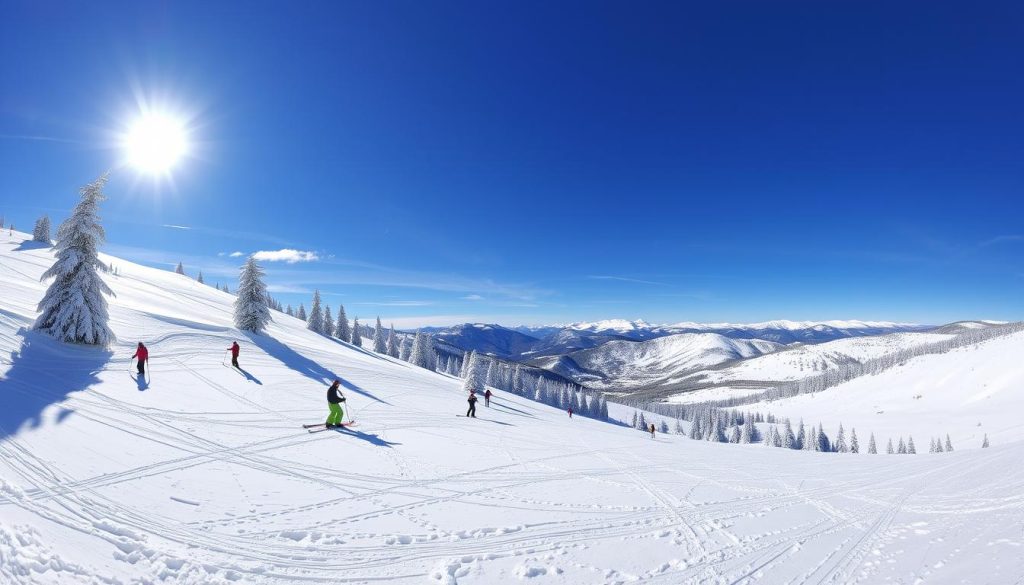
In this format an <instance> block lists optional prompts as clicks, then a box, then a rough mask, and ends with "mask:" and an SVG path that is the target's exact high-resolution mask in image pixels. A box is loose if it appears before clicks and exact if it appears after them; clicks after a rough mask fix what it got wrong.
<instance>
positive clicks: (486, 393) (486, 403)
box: [484, 388, 491, 408]
mask: <svg viewBox="0 0 1024 585" xmlns="http://www.w3.org/2000/svg"><path fill="white" fill-rule="evenodd" d="M484 406H486V407H487V408H490V407H491V389H490V388H488V389H487V390H484Z"/></svg>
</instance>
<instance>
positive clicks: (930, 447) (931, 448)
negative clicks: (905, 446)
mask: <svg viewBox="0 0 1024 585" xmlns="http://www.w3.org/2000/svg"><path fill="white" fill-rule="evenodd" d="M928 452H929V453H934V452H935V437H932V440H931V442H930V443H929V444H928Z"/></svg>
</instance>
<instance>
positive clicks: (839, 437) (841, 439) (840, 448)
mask: <svg viewBox="0 0 1024 585" xmlns="http://www.w3.org/2000/svg"><path fill="white" fill-rule="evenodd" d="M835 450H836V451H837V452H839V453H848V452H849V451H850V449H849V447H847V446H846V431H844V430H843V423H839V432H838V433H836V445H835Z"/></svg>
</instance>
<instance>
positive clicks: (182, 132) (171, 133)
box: [122, 113, 188, 174]
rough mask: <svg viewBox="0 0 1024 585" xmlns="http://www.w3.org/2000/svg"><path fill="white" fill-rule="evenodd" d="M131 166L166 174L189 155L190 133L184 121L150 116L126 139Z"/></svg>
mask: <svg viewBox="0 0 1024 585" xmlns="http://www.w3.org/2000/svg"><path fill="white" fill-rule="evenodd" d="M122 146H123V147H124V150H125V154H126V155H127V158H128V163H129V164H130V165H132V166H133V167H135V168H136V169H138V170H140V171H142V172H145V173H151V174H166V173H168V172H169V171H170V170H171V167H173V166H174V165H175V163H177V162H178V161H179V160H181V158H182V157H183V156H185V155H186V154H188V133H187V131H186V129H185V124H184V123H182V121H181V120H179V119H176V118H174V117H173V116H169V115H167V114H159V113H147V114H144V115H143V116H141V117H140V118H139V119H138V120H136V121H135V123H134V124H132V126H131V127H130V128H129V130H128V132H127V133H126V134H125V135H124V140H123V144H122Z"/></svg>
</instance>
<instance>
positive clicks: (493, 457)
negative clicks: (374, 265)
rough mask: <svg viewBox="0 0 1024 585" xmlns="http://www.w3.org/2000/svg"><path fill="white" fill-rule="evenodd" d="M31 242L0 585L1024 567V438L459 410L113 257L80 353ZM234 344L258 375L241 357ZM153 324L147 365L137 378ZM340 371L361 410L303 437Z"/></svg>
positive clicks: (991, 579) (688, 577)
mask: <svg viewBox="0 0 1024 585" xmlns="http://www.w3.org/2000/svg"><path fill="white" fill-rule="evenodd" d="M25 237H26V236H24V235H23V234H17V233H16V234H15V235H14V236H13V237H9V236H7V234H6V233H4V234H3V235H0V350H2V354H0V355H2V356H3V358H2V359H3V361H2V362H0V401H2V405H3V408H2V409H0V583H5V584H6V583H12V584H18V585H21V584H33V585H34V584H40V583H41V584H50V583H54V584H68V583H75V584H77V583H83V584H96V583H103V584H114V583H146V584H150V583H153V584H155V583H173V584H188V585H198V584H209V583H212V584H227V583H255V584H280V583H370V582H389V583H390V582H393V583H417V584H418V583H427V584H429V583H443V584H457V583H461V584H463V585H466V584H472V583H478V584H487V583H498V582H531V583H560V584H566V583H570V584H575V583H631V582H644V583H665V584H678V583H784V582H785V583H864V584H869V583H885V582H892V583H963V582H970V583H1013V582H1014V581H1015V580H1018V579H1019V577H1020V575H1022V574H1024V560H1022V558H1021V556H1020V555H1019V550H1020V546H1021V545H1022V544H1024V537H1022V536H1021V533H1020V526H1021V524H1022V523H1024V501H1022V500H1021V498H1020V493H1021V490H1022V488H1024V469H1022V468H1021V466H1020V465H1019V464H1018V463H1019V461H1020V458H1021V456H1022V455H1024V446H1022V444H1021V443H1007V444H1000V443H997V444H995V445H994V446H993V447H992V448H990V449H987V450H978V449H974V450H962V451H958V452H954V453H946V454H942V455H936V456H929V455H918V456H884V455H878V456H868V455H859V456H855V455H846V456H843V455H838V454H823V453H805V452H795V451H787V450H783V449H764V448H762V447H759V446H738V445H727V444H718V443H706V442H702V441H691V440H688V439H684V438H682V437H680V436H671V435H670V436H662V435H659V436H658V437H657V438H656V439H653V440H652V439H651V438H650V437H649V436H648V435H645V434H643V433H638V432H636V431H633V430H630V429H627V428H624V427H619V426H616V425H612V424H607V423H602V422H598V421H594V420H589V419H580V418H574V419H571V420H570V419H569V418H568V417H567V416H566V414H565V413H564V412H561V411H558V410H555V409H552V408H549V407H547V406H544V405H541V404H538V403H535V402H532V401H529V400H525V399H523V398H520V397H517V396H514V395H509V394H506V393H504V392H498V393H497V395H496V397H495V404H494V406H492V407H491V408H490V409H485V408H483V407H481V408H480V414H481V418H480V419H478V420H472V419H466V418H460V417H457V416H455V414H457V413H460V412H461V411H462V409H463V408H464V407H465V400H464V395H463V393H462V391H461V389H460V381H459V380H457V379H454V378H451V377H448V376H444V375H440V374H437V373H434V372H428V371H426V370H424V369H421V368H417V367H414V366H411V365H409V364H407V363H405V362H400V361H397V360H394V359H392V358H389V357H385V356H380V355H377V354H374V353H373V352H370V351H367V350H365V349H359V348H354V347H352V346H350V345H348V344H344V343H341V342H338V341H335V340H332V339H328V338H324V337H321V336H318V335H316V334H313V333H311V332H309V331H308V330H306V329H305V326H304V323H302V322H300V321H298V320H297V319H293V318H290V317H287V316H284V315H282V314H275V315H274V322H273V323H272V324H271V326H270V328H269V331H268V335H266V336H247V335H243V334H241V333H239V332H238V331H237V330H235V329H233V327H232V324H231V323H232V320H231V306H232V302H233V297H232V296H231V295H228V294H226V293H223V292H220V291H217V290H214V289H213V288H212V287H207V286H204V285H200V284H198V283H196V282H194V281H192V280H190V279H188V278H186V277H184V276H180V275H175V274H173V273H170V272H163V271H158V270H153V269H149V268H145V267H141V266H137V265H134V264H131V263H129V262H125V261H121V260H116V261H115V263H116V264H117V265H118V269H119V274H120V275H119V276H109V275H108V276H105V279H106V280H107V281H108V283H109V284H110V286H111V288H112V289H113V290H114V292H115V293H116V294H117V297H116V298H113V299H111V300H110V314H111V326H112V328H113V330H114V332H115V333H116V334H117V336H118V339H119V341H118V343H117V344H116V345H114V346H112V347H111V348H109V351H106V350H100V349H97V348H88V347H74V346H67V345H63V344H59V343H57V342H55V341H53V340H51V339H49V338H46V337H43V336H40V335H38V334H35V333H33V332H31V331H29V330H28V329H27V328H28V327H29V326H30V325H31V323H32V320H33V317H34V315H35V304H36V302H37V301H38V299H39V298H40V296H41V295H42V292H43V290H44V288H45V286H46V283H40V282H39V277H40V275H41V274H42V272H43V270H44V269H45V268H46V267H47V266H48V265H49V263H50V262H52V258H51V256H50V252H49V250H48V249H45V248H37V247H35V246H33V245H31V244H27V243H26V242H25V241H24V240H25ZM233 339H237V340H240V341H241V343H242V355H241V361H240V363H241V367H242V368H243V369H242V371H238V370H235V369H233V368H230V367H228V366H225V365H223V357H224V350H225V349H226V348H227V347H228V345H229V344H230V342H231V340H233ZM138 340H145V341H146V342H148V344H149V347H150V350H151V354H152V357H151V364H150V365H151V379H150V380H149V381H148V382H146V381H145V380H136V379H133V377H132V376H131V375H130V373H129V371H128V370H129V360H128V356H130V355H131V353H132V349H133V346H134V344H135V342H136V341H138ZM1010 349H1012V346H1011V347H1010ZM987 365H988V364H985V363H981V362H978V363H975V364H974V365H973V366H972V367H975V368H981V367H983V366H987ZM922 375H924V373H923V372H922ZM335 377H338V378H340V379H342V380H343V383H344V389H345V393H346V394H347V395H348V397H349V402H348V403H347V405H348V408H349V409H350V414H351V416H352V417H353V418H355V419H356V420H357V423H358V424H357V426H356V427H353V428H352V429H351V430H349V431H345V432H338V431H323V432H318V433H313V434H310V433H307V432H306V431H305V430H303V429H302V428H301V426H300V425H301V424H302V423H307V422H317V421H321V420H323V418H324V417H325V415H326V408H325V404H324V402H325V386H326V383H327V382H328V381H329V380H331V379H333V378H335ZM966 380H967V379H965V381H966ZM1011 382H1012V380H1011ZM1000 389H1001V391H1002V392H1004V393H1010V392H1013V391H1014V390H1013V388H1012V387H1011V386H1010V385H1008V386H1005V387H1004V386H1002V385H1000ZM980 402H981V403H982V404H986V403H987V402H985V401H984V400H982V401H980ZM993 404H994V403H993ZM1007 404H1009V403H1004V404H1003V405H1002V406H1005V405H1007ZM896 416H899V411H897V412H895V413H894V414H893V417H894V418H895V417H896ZM948 416H950V417H957V416H959V413H958V412H956V411H953V412H949V413H948ZM972 416H973V415H972Z"/></svg>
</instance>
